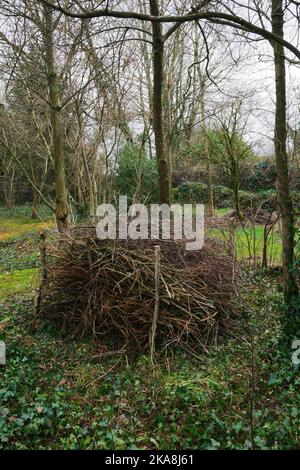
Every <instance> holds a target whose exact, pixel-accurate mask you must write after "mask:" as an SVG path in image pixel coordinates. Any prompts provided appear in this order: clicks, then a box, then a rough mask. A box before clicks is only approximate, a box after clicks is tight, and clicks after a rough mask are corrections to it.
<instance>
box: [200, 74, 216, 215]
mask: <svg viewBox="0 0 300 470" xmlns="http://www.w3.org/2000/svg"><path fill="white" fill-rule="evenodd" d="M200 108H201V128H202V134H203V143H204V154H205V161H206V169H207V190H208V204H207V206H208V215H209V216H210V217H212V216H213V215H214V193H213V184H212V173H211V161H210V153H209V143H208V137H207V128H206V116H205V85H204V84H203V83H202V84H201V94H200Z"/></svg>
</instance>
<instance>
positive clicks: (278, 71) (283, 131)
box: [272, 0, 298, 304]
mask: <svg viewBox="0 0 300 470" xmlns="http://www.w3.org/2000/svg"><path fill="white" fill-rule="evenodd" d="M283 23H284V19H283V8H282V0H272V29H273V33H275V34H277V36H280V37H282V38H283ZM273 49H274V62H275V79H276V116H275V135H274V143H275V157H276V168H277V185H278V207H279V216H280V218H281V221H282V248H283V251H282V261H283V286H284V296H285V300H286V302H287V303H288V304H290V303H291V300H292V299H293V297H294V296H295V295H297V292H298V289H297V283H296V279H295V276H294V274H293V270H292V269H291V268H292V266H293V263H294V234H295V224H294V211H293V202H292V198H291V195H290V181H289V171H288V156H287V147H286V139H287V123H286V82H285V59H284V48H283V46H282V45H280V44H279V43H277V42H276V43H275V42H274V43H273Z"/></svg>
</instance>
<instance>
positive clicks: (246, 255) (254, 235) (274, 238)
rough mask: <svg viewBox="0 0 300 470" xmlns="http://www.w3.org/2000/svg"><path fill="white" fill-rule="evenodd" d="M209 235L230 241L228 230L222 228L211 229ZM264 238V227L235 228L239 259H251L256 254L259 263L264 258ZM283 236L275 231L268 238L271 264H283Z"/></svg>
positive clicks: (268, 253) (268, 252)
mask: <svg viewBox="0 0 300 470" xmlns="http://www.w3.org/2000/svg"><path fill="white" fill-rule="evenodd" d="M208 235H209V236H211V237H215V238H218V239H220V240H225V241H229V232H228V230H223V231H222V230H220V229H217V228H213V229H209V230H208ZM263 240H264V227H263V226H256V227H255V230H254V229H253V228H252V227H246V228H245V229H243V228H238V229H236V230H235V248H236V255H237V259H238V260H239V261H249V260H250V258H252V259H253V258H254V254H255V255H256V256H255V258H256V261H257V262H258V264H259V263H260V262H261V260H262V253H263ZM281 251H282V245H281V237H280V234H279V232H278V231H274V232H273V233H272V234H271V235H270V237H269V240H268V245H267V255H268V262H269V266H278V265H280V264H281Z"/></svg>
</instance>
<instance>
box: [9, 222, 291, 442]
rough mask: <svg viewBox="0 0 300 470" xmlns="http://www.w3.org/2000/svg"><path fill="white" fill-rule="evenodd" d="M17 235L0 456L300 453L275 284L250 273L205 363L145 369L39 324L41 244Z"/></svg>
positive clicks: (169, 362) (167, 361)
mask: <svg viewBox="0 0 300 470" xmlns="http://www.w3.org/2000/svg"><path fill="white" fill-rule="evenodd" d="M6 218H9V217H6ZM10 218H11V219H13V218H14V217H10ZM24 225H26V224H24ZM17 232H18V233H17V235H16V234H15V233H14V234H13V235H12V237H13V238H11V239H8V240H7V241H6V242H5V244H3V243H2V245H3V246H2V245H1V243H0V250H1V249H2V248H4V249H5V250H6V251H4V252H3V251H2V255H1V256H2V258H1V264H2V263H3V262H4V263H5V267H4V269H3V271H2V274H0V285H1V290H0V295H1V300H0V304H1V306H0V312H1V313H0V340H3V341H5V343H6V347H7V365H6V366H5V368H0V449H159V450H163V449H184V448H190V449H220V448H225V449H253V448H255V449H291V448H292V449H299V448H300V391H299V390H300V387H299V385H300V376H299V372H298V371H297V370H296V369H295V368H294V366H293V365H292V364H291V360H290V358H287V359H285V358H283V357H281V356H280V355H279V354H278V353H277V341H278V338H279V337H280V334H281V326H280V325H281V321H280V320H281V315H282V294H281V292H280V289H279V288H278V280H277V279H276V278H271V277H268V276H266V275H265V273H261V272H256V273H253V275H254V279H253V282H254V283H252V284H249V285H247V289H246V290H245V292H244V293H243V304H242V306H241V307H242V310H241V317H240V319H239V322H238V324H237V325H236V330H235V331H234V332H233V334H232V336H231V337H226V338H223V339H222V341H221V342H220V343H219V345H218V346H217V347H214V348H211V350H210V352H209V354H208V355H207V356H203V358H202V360H201V361H195V360H193V359H191V358H189V357H187V356H186V355H185V354H184V353H182V352H180V351H178V353H177V354H175V355H174V357H169V358H164V356H163V355H162V356H160V357H158V358H157V363H156V364H155V366H152V364H151V361H150V360H149V357H145V356H142V357H139V358H137V359H136V360H133V361H132V360H130V359H129V358H126V357H122V356H121V357H119V356H118V355H117V354H116V355H112V356H107V355H105V354H103V353H104V352H105V351H103V349H102V348H101V345H100V344H94V343H93V342H92V341H91V340H89V339H88V338H86V339H81V340H75V339H74V338H73V337H71V336H70V335H69V333H68V332H67V331H64V330H62V331H57V330H56V329H55V328H54V326H53V325H51V324H50V323H45V322H44V321H43V319H41V318H36V317H35V315H34V308H33V301H34V292H33V287H34V282H33V281H34V280H35V279H36V266H37V265H38V257H37V256H36V254H37V249H36V246H35V244H36V242H37V239H36V238H34V236H31V235H28V234H24V233H22V234H20V232H19V231H17ZM23 245H25V248H23ZM31 250H36V251H35V252H34V253H33V255H32V253H31ZM14 253H15V255H16V256H15V257H14ZM17 255H18V256H17ZM31 256H32V258H31ZM22 259H23V260H24V266H23V267H24V269H22ZM30 266H33V267H30Z"/></svg>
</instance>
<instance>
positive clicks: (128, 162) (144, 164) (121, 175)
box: [115, 143, 159, 203]
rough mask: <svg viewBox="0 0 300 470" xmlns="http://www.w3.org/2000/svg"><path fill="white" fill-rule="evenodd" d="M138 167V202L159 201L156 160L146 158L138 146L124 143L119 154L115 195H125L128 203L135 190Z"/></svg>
mask: <svg viewBox="0 0 300 470" xmlns="http://www.w3.org/2000/svg"><path fill="white" fill-rule="evenodd" d="M139 165H140V171H141V187H140V192H139V202H144V203H146V202H147V203H155V202H158V201H159V190H158V175H157V165H156V160H150V159H149V158H147V156H146V153H145V151H144V150H143V149H142V150H141V147H140V145H139V144H132V143H126V144H125V145H124V146H123V147H122V149H121V152H120V155H119V160H118V168H117V174H116V181H115V187H116V192H117V194H122V195H127V197H128V199H129V202H132V199H133V197H134V195H135V192H136V188H137V172H138V168H139Z"/></svg>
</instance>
